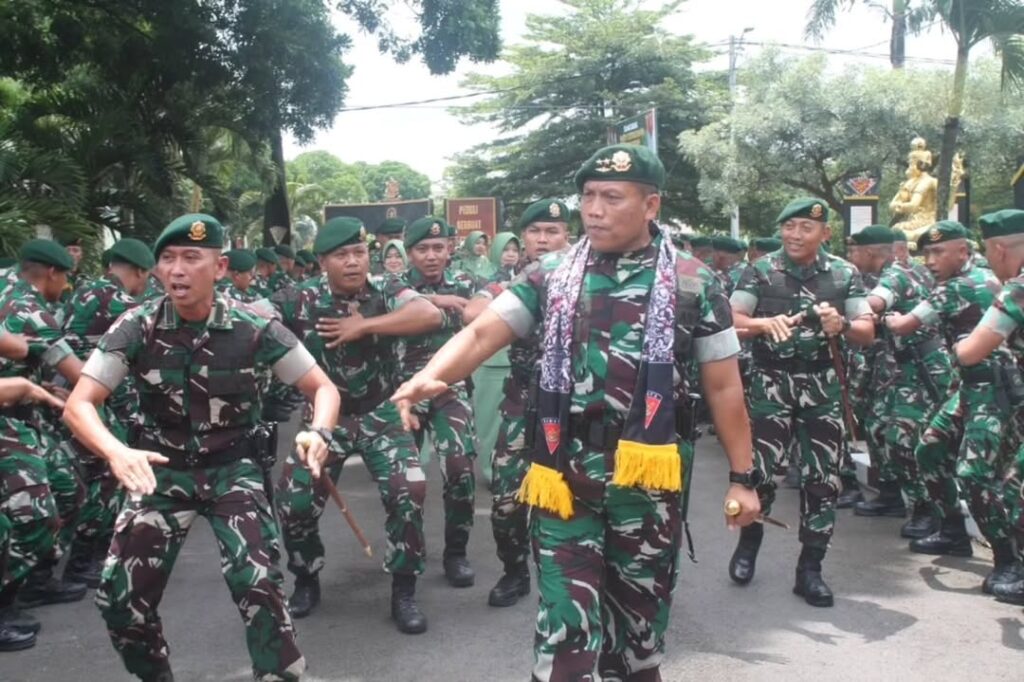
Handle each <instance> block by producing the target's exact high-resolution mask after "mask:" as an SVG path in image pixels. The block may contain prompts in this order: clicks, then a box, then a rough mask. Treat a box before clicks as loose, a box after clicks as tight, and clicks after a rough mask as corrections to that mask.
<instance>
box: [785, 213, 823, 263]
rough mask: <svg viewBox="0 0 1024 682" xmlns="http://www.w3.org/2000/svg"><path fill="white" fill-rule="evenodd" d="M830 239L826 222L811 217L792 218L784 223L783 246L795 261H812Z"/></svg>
mask: <svg viewBox="0 0 1024 682" xmlns="http://www.w3.org/2000/svg"><path fill="white" fill-rule="evenodd" d="M826 239H828V227H827V226H826V225H825V223H822V222H819V221H817V220H811V219H810V218H790V219H789V220H787V221H786V222H784V223H782V248H784V249H785V250H786V254H787V255H788V256H789V257H790V259H792V260H793V262H795V263H810V262H811V261H813V260H814V259H815V258H817V257H818V249H819V248H821V245H822V243H823V242H824V241H825V240H826Z"/></svg>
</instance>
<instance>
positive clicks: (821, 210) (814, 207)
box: [775, 199, 828, 225]
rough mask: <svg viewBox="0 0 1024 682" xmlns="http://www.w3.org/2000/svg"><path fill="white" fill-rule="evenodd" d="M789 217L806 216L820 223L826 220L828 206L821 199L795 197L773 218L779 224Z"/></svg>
mask: <svg viewBox="0 0 1024 682" xmlns="http://www.w3.org/2000/svg"><path fill="white" fill-rule="evenodd" d="M790 218H808V219H810V220H817V221H819V222H822V223H827V222H828V206H826V205H825V202H824V201H822V200H821V199H796V200H794V201H791V202H789V204H788V205H787V206H786V208H784V209H782V213H780V214H779V217H778V218H776V219H775V222H776V223H778V224H779V225H781V224H782V223H784V222H786V221H787V220H789V219H790Z"/></svg>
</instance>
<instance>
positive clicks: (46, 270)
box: [21, 263, 68, 303]
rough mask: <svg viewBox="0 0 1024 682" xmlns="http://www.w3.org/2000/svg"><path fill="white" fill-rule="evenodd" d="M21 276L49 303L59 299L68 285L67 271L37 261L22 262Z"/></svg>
mask: <svg viewBox="0 0 1024 682" xmlns="http://www.w3.org/2000/svg"><path fill="white" fill-rule="evenodd" d="M21 278H22V279H24V280H25V281H26V282H28V283H29V284H31V285H32V286H33V287H35V289H36V291H38V292H39V293H40V294H42V295H43V298H45V299H46V300H47V301H50V302H51V303H53V302H55V301H59V300H60V297H61V294H63V293H64V289H65V288H66V287H67V285H68V273H66V272H64V271H63V270H58V269H57V268H54V267H49V266H46V265H42V264H39V263H22V265H21Z"/></svg>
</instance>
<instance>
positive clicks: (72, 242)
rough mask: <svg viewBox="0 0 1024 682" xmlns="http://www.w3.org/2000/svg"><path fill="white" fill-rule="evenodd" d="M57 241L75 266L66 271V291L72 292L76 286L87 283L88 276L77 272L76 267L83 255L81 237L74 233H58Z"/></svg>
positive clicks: (78, 265) (80, 262)
mask: <svg viewBox="0 0 1024 682" xmlns="http://www.w3.org/2000/svg"><path fill="white" fill-rule="evenodd" d="M57 241H58V243H59V244H60V245H61V246H63V247H64V248H65V249H67V252H68V253H69V254H71V258H72V259H73V260H74V261H75V267H73V268H72V269H71V272H69V273H68V291H69V292H73V291H74V290H75V289H77V288H78V287H80V286H82V285H84V284H88V283H89V280H90V278H89V276H88V275H86V274H84V273H82V272H79V270H78V268H79V267H80V266H81V264H82V256H84V255H85V250H84V248H83V246H82V238H81V237H78V236H75V235H67V234H64V235H59V236H58V237H57Z"/></svg>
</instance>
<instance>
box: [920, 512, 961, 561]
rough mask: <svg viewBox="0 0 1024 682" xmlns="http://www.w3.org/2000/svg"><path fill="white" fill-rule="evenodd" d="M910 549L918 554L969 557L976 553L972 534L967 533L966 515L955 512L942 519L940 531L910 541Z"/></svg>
mask: <svg viewBox="0 0 1024 682" xmlns="http://www.w3.org/2000/svg"><path fill="white" fill-rule="evenodd" d="M910 551H911V552H915V553H917V554H939V555H946V556H962V557H969V556H973V555H974V549H973V548H972V547H971V536H969V535H968V534H967V528H966V526H965V525H964V517H963V516H961V515H960V513H959V512H954V513H953V514H950V515H949V516H947V517H946V518H944V519H942V521H941V522H940V524H939V531H938V532H937V533H932V534H931V535H929V536H928V537H926V538H919V539H917V540H911V541H910Z"/></svg>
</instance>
